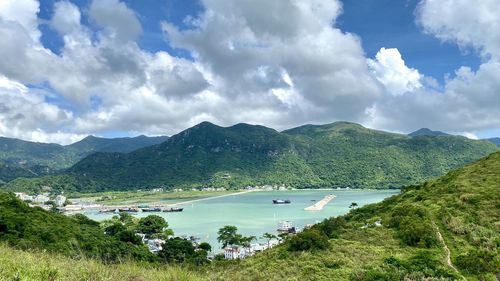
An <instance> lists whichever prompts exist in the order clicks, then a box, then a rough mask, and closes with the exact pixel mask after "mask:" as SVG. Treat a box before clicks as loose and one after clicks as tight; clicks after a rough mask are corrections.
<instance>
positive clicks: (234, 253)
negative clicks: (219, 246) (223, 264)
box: [224, 246, 241, 260]
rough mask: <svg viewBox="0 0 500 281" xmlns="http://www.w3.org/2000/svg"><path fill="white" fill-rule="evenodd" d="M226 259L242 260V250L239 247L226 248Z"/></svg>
mask: <svg viewBox="0 0 500 281" xmlns="http://www.w3.org/2000/svg"><path fill="white" fill-rule="evenodd" d="M224 258H225V259H226V260H236V259H240V258H241V249H240V247H238V246H233V247H226V248H225V249H224Z"/></svg>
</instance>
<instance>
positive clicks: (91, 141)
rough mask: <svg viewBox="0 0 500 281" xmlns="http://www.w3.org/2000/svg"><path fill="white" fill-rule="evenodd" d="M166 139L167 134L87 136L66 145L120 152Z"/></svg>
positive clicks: (95, 150) (91, 149) (92, 150)
mask: <svg viewBox="0 0 500 281" xmlns="http://www.w3.org/2000/svg"><path fill="white" fill-rule="evenodd" d="M166 140H168V137H167V136H159V137H147V136H144V135H140V136H137V137H133V138H112V139H107V138H99V137H95V136H88V137H86V138H84V139H82V140H81V141H78V142H75V143H73V144H70V145H68V148H71V149H75V150H77V151H84V152H85V153H87V154H88V153H89V152H90V153H92V152H120V153H128V152H132V151H134V150H137V149H139V148H143V147H146V146H151V145H155V144H159V143H162V142H164V141H166Z"/></svg>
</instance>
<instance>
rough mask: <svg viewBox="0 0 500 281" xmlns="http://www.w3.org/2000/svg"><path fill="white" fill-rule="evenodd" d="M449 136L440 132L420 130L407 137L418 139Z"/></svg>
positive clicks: (426, 129)
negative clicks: (421, 137) (419, 137)
mask: <svg viewBox="0 0 500 281" xmlns="http://www.w3.org/2000/svg"><path fill="white" fill-rule="evenodd" d="M449 135H450V134H447V133H444V132H441V131H433V130H431V129H428V128H421V129H418V130H416V131H415V132H413V133H409V134H408V136H410V137H418V136H434V137H435V136H449Z"/></svg>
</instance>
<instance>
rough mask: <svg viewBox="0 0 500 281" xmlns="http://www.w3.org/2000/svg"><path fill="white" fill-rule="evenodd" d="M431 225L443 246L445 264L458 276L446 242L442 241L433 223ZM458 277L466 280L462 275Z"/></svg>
mask: <svg viewBox="0 0 500 281" xmlns="http://www.w3.org/2000/svg"><path fill="white" fill-rule="evenodd" d="M432 224H433V225H434V228H435V229H436V233H437V236H438V239H439V242H441V244H443V249H444V251H445V253H446V264H447V265H448V267H450V268H451V269H453V270H454V271H455V272H456V273H458V274H460V272H459V271H458V269H457V268H456V267H455V266H454V265H453V262H452V261H451V252H450V249H449V248H448V245H446V242H445V241H444V239H443V236H442V235H441V232H440V231H439V228H438V227H437V225H436V224H435V223H434V222H432ZM460 276H461V277H462V279H463V280H467V279H466V278H465V277H464V276H463V275H462V274H460Z"/></svg>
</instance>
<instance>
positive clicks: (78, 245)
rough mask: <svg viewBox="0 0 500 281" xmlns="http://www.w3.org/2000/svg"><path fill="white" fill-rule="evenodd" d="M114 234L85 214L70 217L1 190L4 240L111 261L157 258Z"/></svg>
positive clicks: (0, 234)
mask: <svg viewBox="0 0 500 281" xmlns="http://www.w3.org/2000/svg"><path fill="white" fill-rule="evenodd" d="M113 234H116V236H114V235H110V234H105V233H104V231H103V230H102V228H101V227H100V225H99V223H97V222H95V221H92V220H90V219H88V218H87V217H85V216H83V215H75V216H72V217H68V216H65V215H62V214H56V213H50V212H47V211H45V210H43V209H41V208H38V207H34V208H32V207H29V206H28V204H26V203H24V202H22V201H20V200H19V199H17V198H15V196H14V195H13V194H10V193H3V192H1V193H0V242H2V241H3V242H5V243H7V244H8V245H11V246H15V247H17V248H20V249H44V250H47V251H49V252H55V253H62V254H65V255H67V256H71V257H88V258H99V259H102V260H104V261H110V262H113V261H117V260H122V259H134V260H139V261H154V260H155V259H156V256H154V255H152V254H150V253H149V251H148V249H147V248H146V247H145V246H144V245H138V244H137V243H130V242H133V241H129V239H130V238H128V239H124V238H122V237H123V233H122V232H118V231H117V232H116V233H113ZM130 236H131V235H130V234H129V237H130Z"/></svg>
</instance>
